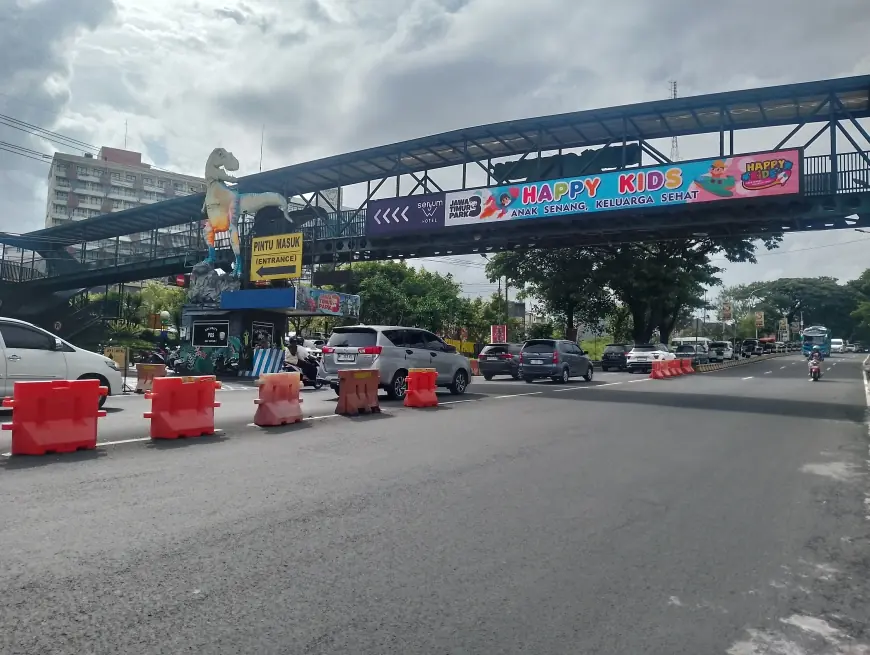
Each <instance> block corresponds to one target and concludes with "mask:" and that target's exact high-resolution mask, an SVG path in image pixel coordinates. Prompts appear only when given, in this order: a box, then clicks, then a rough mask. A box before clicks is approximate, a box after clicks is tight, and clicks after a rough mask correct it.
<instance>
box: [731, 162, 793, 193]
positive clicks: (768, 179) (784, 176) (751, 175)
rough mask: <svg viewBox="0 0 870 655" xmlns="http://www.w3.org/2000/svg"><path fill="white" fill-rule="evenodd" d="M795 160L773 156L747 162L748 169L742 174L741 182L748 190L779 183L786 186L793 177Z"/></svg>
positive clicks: (758, 189) (766, 187)
mask: <svg viewBox="0 0 870 655" xmlns="http://www.w3.org/2000/svg"><path fill="white" fill-rule="evenodd" d="M793 171H794V162H792V161H791V160H789V159H782V158H771V159H764V160H761V161H750V162H747V163H746V170H745V171H744V172H743V173H742V174H741V175H740V184H742V185H743V188H744V189H746V190H747V191H760V190H761V189H769V188H770V187H772V186H775V185H777V184H779V185H781V186H785V185H786V183H787V182H788V181H789V179H791V176H792V172H793Z"/></svg>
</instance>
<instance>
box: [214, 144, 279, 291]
mask: <svg viewBox="0 0 870 655" xmlns="http://www.w3.org/2000/svg"><path fill="white" fill-rule="evenodd" d="M237 170H239V160H238V159H236V158H235V156H234V155H233V153H231V152H230V151H229V150H225V149H223V148H215V149H214V150H212V151H211V154H210V155H209V156H208V159H207V160H206V162H205V182H206V191H205V201H204V202H203V205H202V210H203V213H204V214H205V215H206V220H205V224H204V225H203V236H205V241H206V243H207V244H208V255H207V256H206V258H205V261H203V262H202V263H203V264H210V265H212V266H214V264H215V261H216V257H217V254H216V252H215V245H214V239H215V234H217V233H218V232H229V233H230V246H231V247H232V249H233V254H234V255H235V256H236V261H235V264H234V265H233V277H236V278H240V277H241V276H242V254H241V245H240V242H239V216H240V215H241V214H243V213H248V214H256V213H257V211H259V210H260V209H262V208H263V207H280V208H281V210H282V211H283V213H284V218H286V219H287V220H288V221H289V220H290V217H289V216H288V214H287V199H286V198H285V197H284V196H282V195H281V194H280V193H239V192H238V191H236V190H235V189H231V188H229V187H228V186H227V184H226V183H228V182H229V183H232V182H235V181H236V178H235V177H233V176H232V175H230V174H229V173H228V172H227V171H237Z"/></svg>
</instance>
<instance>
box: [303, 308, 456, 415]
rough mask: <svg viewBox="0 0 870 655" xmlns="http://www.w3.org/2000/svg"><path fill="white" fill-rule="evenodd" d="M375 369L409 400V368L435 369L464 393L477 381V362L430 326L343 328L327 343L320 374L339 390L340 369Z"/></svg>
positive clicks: (391, 390) (390, 390)
mask: <svg viewBox="0 0 870 655" xmlns="http://www.w3.org/2000/svg"><path fill="white" fill-rule="evenodd" d="M361 368H362V369H375V370H377V371H378V372H379V373H380V376H381V388H383V389H385V390H386V392H387V395H388V396H389V397H390V398H391V399H399V400H401V399H404V397H405V392H406V391H407V383H406V377H407V375H408V369H412V368H434V369H436V370H437V372H438V377H437V385H438V386H439V387H446V388H448V389H449V390H450V392H451V393H453V394H463V393H465V391H466V389H468V385H469V384H470V383H471V364H470V363H469V361H468V358H467V357H465V356H464V355H461V354H459V353H457V352H456V348H455V347H453V346H451V345H449V344H446V343H444V341H442V340H441V338H440V337H438V336H437V335H435V334H432V333H431V332H429V331H427V330H421V329H419V328H410V327H402V326H394V325H352V326H347V327H337V328H335V330H333V332H332V334H331V335H330V337H329V340H328V341H327V342H326V345H325V346H323V358H322V360H321V363H320V373H319V375H320V376H321V377H322V378H324V379H325V380H327V381H328V382H329V386H330V387H332V389H333V391H335V392H336V393H338V391H339V379H338V373H339V371H342V370H351V369H361Z"/></svg>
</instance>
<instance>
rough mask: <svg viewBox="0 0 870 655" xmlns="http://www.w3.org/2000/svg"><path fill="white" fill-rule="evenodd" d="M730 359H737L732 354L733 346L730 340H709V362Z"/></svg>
mask: <svg viewBox="0 0 870 655" xmlns="http://www.w3.org/2000/svg"><path fill="white" fill-rule="evenodd" d="M731 359H737V356H736V355H735V354H734V346H732V345H731V342H730V341H711V342H710V361H711V362H727V361H729V360H731Z"/></svg>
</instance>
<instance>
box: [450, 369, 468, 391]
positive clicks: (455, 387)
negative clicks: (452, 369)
mask: <svg viewBox="0 0 870 655" xmlns="http://www.w3.org/2000/svg"><path fill="white" fill-rule="evenodd" d="M466 389H468V374H467V373H466V372H465V370H464V369H459V370H458V371H456V375H454V376H453V382H452V383H451V384H450V393H452V394H453V395H454V396H461V395H462V394H464V393H465V390H466Z"/></svg>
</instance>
